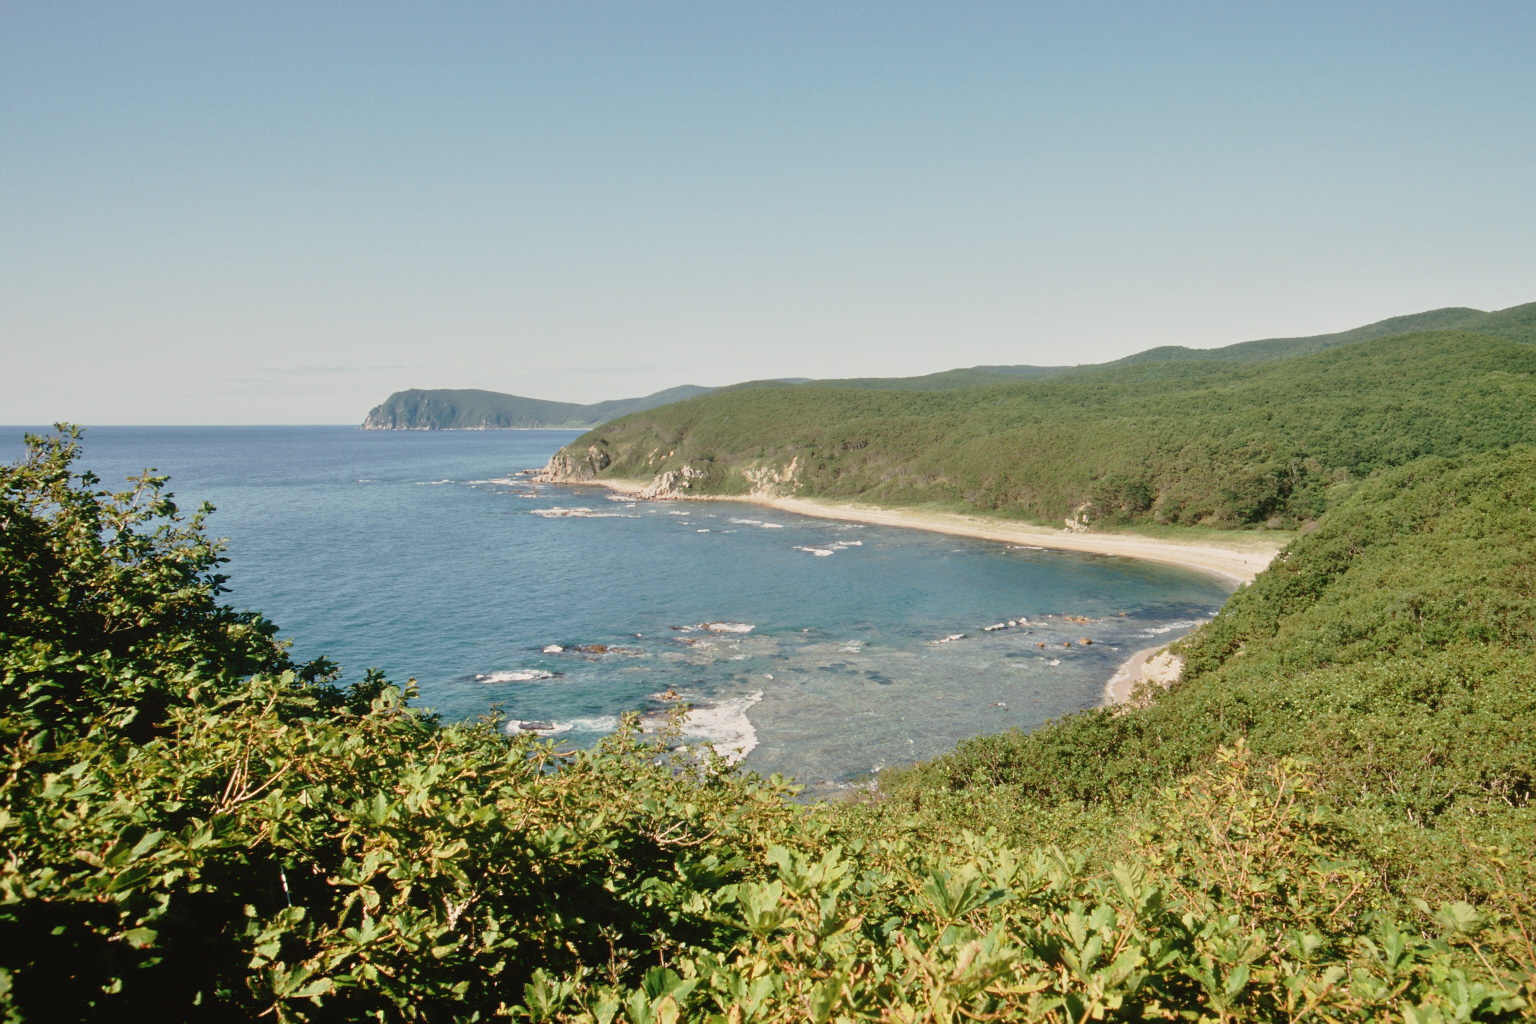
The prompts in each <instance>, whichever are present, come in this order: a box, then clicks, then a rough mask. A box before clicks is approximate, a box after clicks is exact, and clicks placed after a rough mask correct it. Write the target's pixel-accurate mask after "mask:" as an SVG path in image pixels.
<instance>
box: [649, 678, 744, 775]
mask: <svg viewBox="0 0 1536 1024" xmlns="http://www.w3.org/2000/svg"><path fill="white" fill-rule="evenodd" d="M762 699H763V691H762V690H754V691H753V692H751V693H749V694H747V695H746V696H744V697H736V698H733V699H731V700H722V701H720V702H718V703H716V704H714V705H712V706H710V707H707V708H694V709H692V710H690V711H689V712H688V713H687V714H686V715H685V716H683V725H682V728H683V735H684V736H685V737H687V738H688V739H693V740H697V741H699V742H700V743H703V744H704V745H706V746H708V747H710V748H711V749H713V750H714V752H715V753H717V754H719V755H720V756H721V757H723V758H725V760H726V763H727V764H735V763H737V762H738V761H740V760H741V759H742V758H744V757H746V756H747V755H748V754H750V753H752V751H753V750H755V749H756V748H757V730H756V729H754V728H753V727H752V721H751V720H750V719H749V718H747V709H748V708H750V707H751V706H752V705H754V704H756V703H757V702H758V701H760V700H762ZM663 724H664V723H660V722H658V723H657V726H656V728H661V727H662V726H663ZM648 731H649V729H648Z"/></svg>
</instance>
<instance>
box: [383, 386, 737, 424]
mask: <svg viewBox="0 0 1536 1024" xmlns="http://www.w3.org/2000/svg"><path fill="white" fill-rule="evenodd" d="M714 390H715V389H714V388H704V387H698V386H696V385H693V384H684V385H682V386H681V387H675V388H668V389H667V390H665V391H658V392H656V393H655V394H654V395H646V396H645V397H643V398H620V399H615V400H613V401H610V402H598V403H596V404H594V405H576V404H575V403H573V402H546V401H543V400H542V399H538V398H523V397H520V396H518V395H504V394H501V393H500V392H497V391H478V390H475V389H473V388H463V389H450V388H438V389H435V390H422V389H420V388H412V389H410V390H409V391H396V392H395V393H394V394H392V395H390V396H389V397H388V398H386V399H385V400H384V401H383V402H382V403H380V404H379V405H376V406H374V407H373V409H372V410H370V411H369V413H368V418H367V419H365V420H364V421H363V429H364V430H511V429H516V428H524V429H529V428H538V427H545V428H553V427H567V428H571V429H587V428H590V427H595V426H597V425H598V424H600V423H607V422H608V421H609V420H616V419H618V418H619V417H620V416H626V415H628V414H629V413H632V412H640V411H642V410H644V409H654V408H656V407H657V406H661V405H668V404H670V403H672V402H681V401H683V400H684V399H686V398H693V397H694V396H695V395H704V394H708V393H709V392H711V391H714Z"/></svg>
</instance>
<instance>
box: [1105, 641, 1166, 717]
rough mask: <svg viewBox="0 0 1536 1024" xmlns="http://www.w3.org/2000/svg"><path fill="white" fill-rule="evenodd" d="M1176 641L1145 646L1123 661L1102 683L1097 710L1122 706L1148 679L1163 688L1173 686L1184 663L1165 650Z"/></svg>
mask: <svg viewBox="0 0 1536 1024" xmlns="http://www.w3.org/2000/svg"><path fill="white" fill-rule="evenodd" d="M1176 642H1177V641H1170V642H1169V643H1167V644H1158V645H1157V646H1156V647H1144V648H1142V649H1141V650H1139V651H1137V652H1136V653H1135V654H1133V655H1131V656H1130V657H1129V658H1127V659H1125V661H1124V662H1122V663H1121V665H1120V667H1119V668H1117V669H1115V674H1114V675H1112V676H1110V677H1109V682H1107V683H1105V684H1104V699H1103V700H1102V701H1100V702H1099V707H1101V708H1112V707H1116V706H1118V705H1122V704H1125V703H1126V702H1127V701H1129V700H1130V699H1131V693H1132V692H1133V691H1134V690H1135V689H1136V687H1137V686H1138V685H1140V684H1141V683H1142V682H1144V681H1147V680H1150V681H1152V682H1154V683H1157V684H1159V685H1160V686H1163V687H1165V688H1166V687H1168V686H1170V685H1172V684H1173V682H1174V680H1176V679H1178V677H1179V674H1180V673H1181V672H1182V671H1183V670H1184V662H1183V660H1182V659H1181V658H1179V657H1178V656H1177V655H1175V654H1173V653H1172V652H1170V651H1169V650H1168V648H1169V646H1170V644H1171V643H1176Z"/></svg>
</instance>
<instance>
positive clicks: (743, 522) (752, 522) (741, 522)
mask: <svg viewBox="0 0 1536 1024" xmlns="http://www.w3.org/2000/svg"><path fill="white" fill-rule="evenodd" d="M731 522H733V523H735V524H736V525H737V526H762V525H763V522H762V520H761V519H732V520H731Z"/></svg>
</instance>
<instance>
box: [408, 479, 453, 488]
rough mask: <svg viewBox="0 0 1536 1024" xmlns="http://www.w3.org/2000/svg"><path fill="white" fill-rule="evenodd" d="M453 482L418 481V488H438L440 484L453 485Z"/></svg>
mask: <svg viewBox="0 0 1536 1024" xmlns="http://www.w3.org/2000/svg"><path fill="white" fill-rule="evenodd" d="M451 483H453V481H452V480H417V481H416V486H417V487H436V486H437V485H438V484H451Z"/></svg>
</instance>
